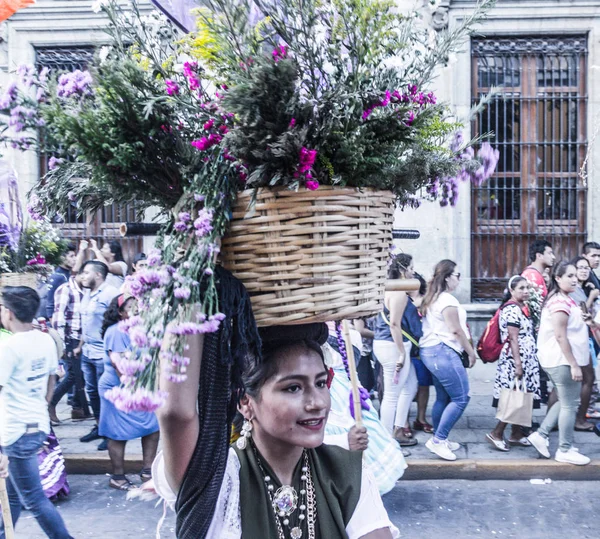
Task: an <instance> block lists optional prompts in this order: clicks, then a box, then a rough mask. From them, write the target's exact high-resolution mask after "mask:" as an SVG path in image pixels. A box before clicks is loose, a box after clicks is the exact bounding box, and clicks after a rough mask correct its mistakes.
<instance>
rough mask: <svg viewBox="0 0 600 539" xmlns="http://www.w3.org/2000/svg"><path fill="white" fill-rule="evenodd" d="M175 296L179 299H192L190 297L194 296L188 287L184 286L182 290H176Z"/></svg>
mask: <svg viewBox="0 0 600 539" xmlns="http://www.w3.org/2000/svg"><path fill="white" fill-rule="evenodd" d="M173 295H174V296H175V297H176V298H177V299H184V300H185V299H190V296H191V295H192V291H191V290H190V289H189V288H188V287H187V286H182V287H180V288H176V289H175V291H174V292H173Z"/></svg>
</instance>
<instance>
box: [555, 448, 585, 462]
mask: <svg viewBox="0 0 600 539" xmlns="http://www.w3.org/2000/svg"><path fill="white" fill-rule="evenodd" d="M554 460H556V462H566V463H567V464H575V465H576V466H585V465H586V464H589V463H590V458H589V457H586V456H585V455H582V454H581V453H579V452H578V451H575V450H574V449H573V448H571V449H569V450H568V451H561V450H560V449H559V450H558V451H557V452H556V455H554Z"/></svg>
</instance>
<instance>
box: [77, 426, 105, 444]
mask: <svg viewBox="0 0 600 539" xmlns="http://www.w3.org/2000/svg"><path fill="white" fill-rule="evenodd" d="M100 438H102V436H100V435H99V434H98V427H97V426H96V427H94V428H93V429H92V430H91V431H90V432H88V433H87V434H86V435H85V436H82V437H81V438H79V441H80V442H84V443H87V442H93V441H94V440H99V439H100Z"/></svg>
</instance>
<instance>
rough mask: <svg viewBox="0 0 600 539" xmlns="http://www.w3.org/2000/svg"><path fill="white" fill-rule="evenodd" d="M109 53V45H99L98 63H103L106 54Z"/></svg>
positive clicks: (106, 56)
mask: <svg viewBox="0 0 600 539" xmlns="http://www.w3.org/2000/svg"><path fill="white" fill-rule="evenodd" d="M109 54H110V47H106V46H104V47H101V48H100V52H99V53H98V59H99V60H100V63H102V64H103V63H104V62H106V59H107V58H108V55H109Z"/></svg>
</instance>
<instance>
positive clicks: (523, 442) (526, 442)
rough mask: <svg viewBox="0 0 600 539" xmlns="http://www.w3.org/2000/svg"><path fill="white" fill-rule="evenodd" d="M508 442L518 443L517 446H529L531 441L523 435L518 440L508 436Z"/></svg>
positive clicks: (511, 443)
mask: <svg viewBox="0 0 600 539" xmlns="http://www.w3.org/2000/svg"><path fill="white" fill-rule="evenodd" d="M508 443H509V444H510V445H518V446H519V447H531V442H530V441H529V440H528V439H527V438H526V437H525V436H523V438H521V439H519V440H513V439H511V438H509V439H508Z"/></svg>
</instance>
